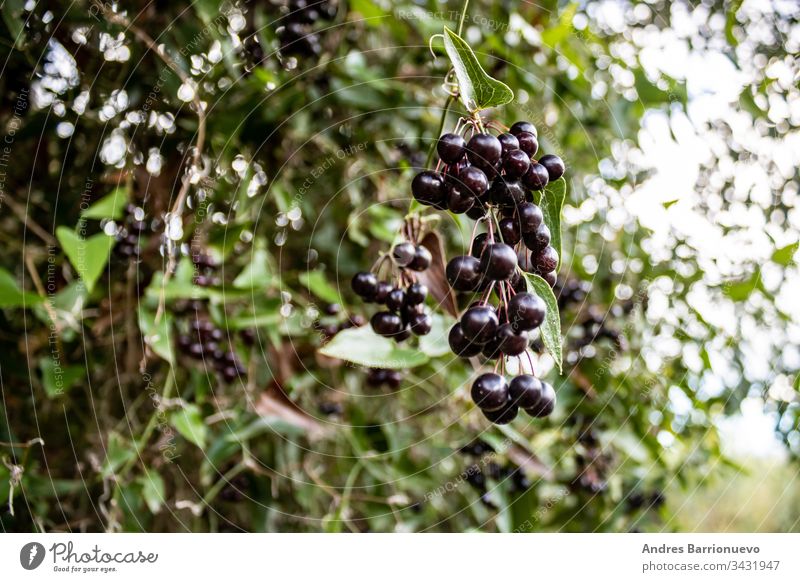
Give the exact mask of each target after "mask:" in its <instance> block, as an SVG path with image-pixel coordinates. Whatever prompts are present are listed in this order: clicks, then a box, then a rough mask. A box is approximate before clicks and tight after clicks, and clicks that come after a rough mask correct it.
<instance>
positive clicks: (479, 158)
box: [467, 133, 503, 168]
mask: <svg viewBox="0 0 800 582" xmlns="http://www.w3.org/2000/svg"><path fill="white" fill-rule="evenodd" d="M502 153H503V146H502V145H501V144H500V140H499V139H497V138H496V137H494V136H493V135H489V134H488V133H476V134H475V135H473V136H472V138H471V139H470V140H469V143H468V144H467V159H468V160H469V161H470V162H471V163H473V164H475V165H476V166H478V167H479V168H492V167H494V166H496V165H497V163H498V162H499V161H500V156H501V155H502Z"/></svg>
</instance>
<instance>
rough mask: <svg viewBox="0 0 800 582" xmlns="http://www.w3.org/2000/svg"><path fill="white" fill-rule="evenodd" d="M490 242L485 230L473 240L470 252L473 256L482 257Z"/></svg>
mask: <svg viewBox="0 0 800 582" xmlns="http://www.w3.org/2000/svg"><path fill="white" fill-rule="evenodd" d="M488 244H489V235H488V234H486V233H485V232H482V233H480V234H479V235H478V236H476V237H475V238H474V239H473V240H472V248H471V249H470V254H471V255H472V256H473V257H477V258H479V259H480V258H481V255H482V254H483V251H484V250H486V246H487V245H488Z"/></svg>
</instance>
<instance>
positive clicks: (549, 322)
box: [525, 273, 563, 372]
mask: <svg viewBox="0 0 800 582" xmlns="http://www.w3.org/2000/svg"><path fill="white" fill-rule="evenodd" d="M525 277H526V278H527V280H528V289H529V290H531V291H533V292H534V293H536V294H537V295H538V296H539V297H541V298H542V299H543V300H544V302H545V305H547V313H546V314H545V316H544V322H542V326H541V327H540V328H539V331H540V333H541V334H542V341H543V342H544V347H546V348H547V351H548V352H550V355H551V356H553V359H554V360H555V361H556V365H557V366H558V371H559V372H562V371H563V368H562V359H563V351H562V346H561V318H560V317H559V313H558V301H556V296H555V295H554V294H553V290H552V289H551V288H550V285H549V284H548V283H547V281H545V280H544V279H542V278H541V277H540V276H539V275H533V274H530V273H526V274H525Z"/></svg>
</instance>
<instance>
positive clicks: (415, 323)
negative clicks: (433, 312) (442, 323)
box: [408, 313, 433, 335]
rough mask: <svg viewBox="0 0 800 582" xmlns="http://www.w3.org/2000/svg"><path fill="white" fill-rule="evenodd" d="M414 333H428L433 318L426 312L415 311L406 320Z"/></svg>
mask: <svg viewBox="0 0 800 582" xmlns="http://www.w3.org/2000/svg"><path fill="white" fill-rule="evenodd" d="M408 326H409V328H411V331H412V332H413V333H414V335H428V334H429V333H430V332H431V328H432V327H433V319H431V316H430V315H428V314H427V313H415V314H414V315H412V316H411V319H410V320H409V322H408Z"/></svg>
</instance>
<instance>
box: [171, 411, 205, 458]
mask: <svg viewBox="0 0 800 582" xmlns="http://www.w3.org/2000/svg"><path fill="white" fill-rule="evenodd" d="M170 422H171V423H172V426H174V427H175V430H177V431H178V432H179V433H180V434H181V436H183V438H185V439H186V440H188V441H189V442H191V443H194V444H195V445H197V446H198V447H200V448H201V449H204V448H205V446H206V442H207V441H208V427H207V426H206V425H205V423H204V422H203V415H202V414H201V413H200V408H198V407H197V405H195V404H187V405H186V406H184V407H183V410H176V411H175V412H173V413H172V415H171V416H170Z"/></svg>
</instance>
